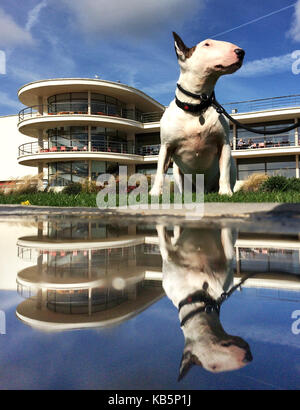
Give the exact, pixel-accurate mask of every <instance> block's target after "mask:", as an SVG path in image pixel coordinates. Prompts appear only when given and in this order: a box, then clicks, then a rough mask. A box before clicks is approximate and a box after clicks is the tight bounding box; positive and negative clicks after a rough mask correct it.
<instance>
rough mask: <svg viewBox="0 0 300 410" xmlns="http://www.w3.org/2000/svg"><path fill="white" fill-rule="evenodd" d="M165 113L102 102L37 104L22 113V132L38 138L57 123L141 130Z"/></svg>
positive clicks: (158, 119) (19, 125) (20, 118)
mask: <svg viewBox="0 0 300 410" xmlns="http://www.w3.org/2000/svg"><path fill="white" fill-rule="evenodd" d="M162 114H163V113H162V112H150V113H140V112H139V111H136V110H134V109H125V108H121V107H120V106H119V105H115V104H107V103H101V102H92V103H91V104H90V106H89V105H88V103H87V101H82V102H80V101H73V102H61V103H51V104H45V105H35V106H32V107H26V108H24V109H22V110H21V111H20V112H19V122H18V128H19V131H20V132H22V133H24V134H26V135H29V136H33V137H36V136H37V135H36V133H37V125H38V126H39V128H41V127H42V128H44V129H46V128H49V127H53V126H54V125H55V124H57V123H59V124H60V125H72V124H73V125H74V124H78V123H81V125H84V124H85V125H89V124H90V125H101V126H103V127H108V128H116V129H120V130H128V129H132V130H133V131H139V130H141V129H143V124H146V123H148V124H151V123H157V122H159V121H160V119H161V117H162Z"/></svg>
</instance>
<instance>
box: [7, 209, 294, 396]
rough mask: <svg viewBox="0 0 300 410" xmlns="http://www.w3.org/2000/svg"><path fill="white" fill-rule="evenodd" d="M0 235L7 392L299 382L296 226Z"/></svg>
mask: <svg viewBox="0 0 300 410" xmlns="http://www.w3.org/2000/svg"><path fill="white" fill-rule="evenodd" d="M0 244H1V246H0V261H1V262H0V363H1V369H2V370H1V372H0V386H1V389H100V390H114V389H122V390H127V389H131V390H135V389H152V390H164V389H168V390H202V389H298V388H299V385H300V383H299V382H300V360H299V359H300V350H299V347H300V303H299V302H300V281H299V278H300V240H299V235H298V234H296V233H295V231H293V232H292V233H289V232H286V233H285V234H282V233H280V232H279V233H276V232H273V233H270V232H268V233H263V231H262V227H261V226H259V228H258V229H257V232H256V231H255V227H253V226H252V227H251V232H250V231H249V229H246V228H245V226H244V225H243V224H242V223H241V224H240V226H238V227H236V226H235V228H234V229H232V228H230V227H226V226H223V227H217V226H214V227H213V228H212V227H211V226H209V225H199V224H198V225H197V224H196V223H194V224H190V225H187V224H182V225H173V224H172V223H171V222H169V221H168V220H164V222H163V223H162V222H161V221H160V222H157V223H149V224H146V223H144V224H143V223H142V222H139V224H138V225H134V224H133V223H132V222H131V221H129V222H127V224H126V221H122V224H119V223H118V222H116V221H105V220H103V219H97V218H94V217H87V218H80V219H71V218H69V219H68V218H58V217H57V218H53V219H51V218H43V219H38V218H37V219H32V220H31V219H26V220H25V219H21V218H20V219H18V220H11V219H7V220H4V219H2V220H1V221H0ZM240 284H241V286H238V285H240ZM222 294H223V296H222ZM225 296H227V299H225ZM223 300H224V301H223ZM178 379H179V381H178Z"/></svg>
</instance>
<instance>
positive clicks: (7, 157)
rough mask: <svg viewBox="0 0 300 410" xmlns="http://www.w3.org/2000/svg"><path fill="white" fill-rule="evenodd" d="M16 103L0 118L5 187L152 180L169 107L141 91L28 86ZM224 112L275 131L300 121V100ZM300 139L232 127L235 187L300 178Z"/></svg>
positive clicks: (102, 85) (81, 83)
mask: <svg viewBox="0 0 300 410" xmlns="http://www.w3.org/2000/svg"><path fill="white" fill-rule="evenodd" d="M18 97H19V100H20V101H21V102H22V103H23V104H24V105H25V108H24V109H22V110H21V111H20V112H19V114H18V115H13V116H6V117H0V132H1V135H2V137H3V144H2V147H3V148H4V149H3V150H2V153H1V163H0V182H2V183H4V182H6V181H9V180H11V179H16V178H18V177H22V176H24V175H30V174H31V175H33V174H37V173H41V172H42V171H43V172H44V178H46V179H48V181H49V183H50V184H51V185H52V186H60V187H61V186H65V185H67V184H68V183H69V182H77V181H82V180H84V179H89V180H96V179H97V177H98V175H100V174H102V173H117V172H118V168H119V165H127V167H128V174H129V175H130V174H132V173H134V172H142V173H145V174H152V173H154V172H155V169H156V163H157V159H158V152H159V144H160V136H159V131H160V123H159V121H160V118H161V116H162V114H163V112H164V110H165V107H164V106H163V105H161V104H160V103H159V102H157V101H155V100H154V99H153V98H151V97H150V96H148V95H146V94H145V93H143V92H142V91H140V90H138V89H135V88H133V87H129V86H127V85H125V84H120V83H118V82H111V81H104V80H99V79H85V78H71V79H52V80H42V81H36V82H33V83H29V84H26V85H24V86H23V87H22V88H21V89H20V90H19V92H18ZM225 108H226V109H227V111H228V112H230V113H231V114H232V116H233V117H234V118H236V119H237V120H239V121H240V122H241V123H244V124H248V125H251V126H253V127H256V128H258V129H260V130H268V131H270V130H274V131H275V130H277V129H278V128H285V127H286V126H289V125H291V124H293V123H294V122H295V121H297V120H298V118H300V95H294V96H287V97H275V98H268V99H261V100H255V101H244V102H238V103H230V104H225ZM8 137H9V139H8ZM299 139H300V136H299V129H298V128H296V129H294V130H292V131H290V132H288V133H284V134H279V135H274V136H272V135H271V136H270V135H258V134H252V133H249V132H248V131H245V130H243V129H242V128H239V127H236V126H235V125H232V127H231V141H232V155H233V157H234V158H235V160H236V164H237V171H238V179H239V180H243V179H245V178H247V176H248V175H250V174H251V173H254V172H260V173H261V172H263V173H266V174H269V175H273V174H280V175H285V176H288V177H297V178H299V153H300V143H299ZM5 140H6V141H7V143H6V144H5V143H4V141H5Z"/></svg>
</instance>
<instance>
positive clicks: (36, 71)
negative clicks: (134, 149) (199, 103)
mask: <svg viewBox="0 0 300 410" xmlns="http://www.w3.org/2000/svg"><path fill="white" fill-rule="evenodd" d="M172 31H176V32H177V33H178V34H179V35H180V36H181V37H182V38H183V40H184V41H185V43H186V44H187V45H188V46H193V45H195V44H197V43H198V42H200V41H202V40H204V39H205V38H212V37H213V38H215V39H217V40H224V41H229V42H233V43H235V44H237V45H239V46H240V47H242V48H244V49H245V50H246V57H245V64H244V67H243V68H242V69H241V70H240V71H238V72H237V73H235V74H234V75H231V76H225V77H223V78H221V79H220V80H219V82H218V84H217V87H216V93H217V97H218V100H219V101H220V102H223V103H225V102H230V101H239V100H247V99H255V98H264V97H272V96H280V95H289V94H298V93H299V80H300V73H299V74H295V73H293V71H292V67H293V64H294V67H296V69H299V71H300V51H298V55H299V56H297V50H300V0H298V1H295V0H294V1H290V0H265V1H261V0H250V1H248V2H241V1H238V0H226V1H223V0H185V1H182V0H151V1H141V0H126V1H124V0H110V1H107V0H85V1H82V0H61V1H59V2H58V1H54V0H24V1H22V2H21V1H20V0H1V2H0V51H1V53H0V58H1V56H2V57H3V54H4V53H5V56H6V65H5V70H4V68H3V65H2V67H1V60H0V115H7V114H15V113H17V112H18V110H19V109H20V108H22V105H21V104H20V103H19V102H18V99H17V90H18V88H19V87H21V86H22V85H23V84H25V83H27V82H31V81H35V80H40V79H45V78H60V77H62V78H63V77H65V78H66V77H85V78H86V77H90V78H95V76H96V75H97V76H99V78H101V79H104V80H111V81H121V82H122V83H125V84H128V85H131V86H133V87H136V88H139V89H141V90H143V91H144V92H146V93H148V94H149V95H151V96H152V97H153V98H155V99H157V100H158V101H159V102H161V103H162V104H165V105H168V104H169V102H170V101H171V99H172V98H173V95H174V89H175V84H176V81H177V79H178V74H179V70H178V65H177V61H176V57H175V52H174V46H173V38H172ZM219 33H223V34H219ZM3 52H4V53H3ZM293 52H294V57H292V53H293ZM294 71H295V70H294ZM296 71H298V70H296Z"/></svg>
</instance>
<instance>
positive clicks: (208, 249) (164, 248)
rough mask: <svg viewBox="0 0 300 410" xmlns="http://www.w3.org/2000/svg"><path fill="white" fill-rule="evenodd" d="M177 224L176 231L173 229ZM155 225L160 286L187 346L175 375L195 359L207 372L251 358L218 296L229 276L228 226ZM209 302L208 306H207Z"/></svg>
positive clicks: (235, 366)
mask: <svg viewBox="0 0 300 410" xmlns="http://www.w3.org/2000/svg"><path fill="white" fill-rule="evenodd" d="M176 230H177V232H176ZM179 231H180V229H178V228H177V227H176V228H175V229H174V232H175V237H174V238H173V240H171V237H170V236H169V234H168V233H167V231H166V229H165V227H164V226H162V225H158V226H157V232H158V237H159V244H160V251H161V255H162V259H163V287H164V290H165V292H166V294H167V296H168V297H169V298H170V299H171V300H172V302H173V303H174V305H175V306H176V307H177V308H179V319H180V322H181V327H182V331H183V334H184V338H185V346H184V351H183V356H182V360H181V365H180V373H179V378H178V380H181V379H182V378H183V377H184V376H185V375H186V374H187V372H188V371H189V369H190V368H191V367H192V366H193V365H194V364H198V365H200V366H202V367H204V368H205V369H206V370H209V371H211V372H222V371H228V370H235V369H239V368H241V367H243V366H245V365H246V364H247V363H248V362H250V361H251V360H252V355H251V352H250V348H249V345H248V343H246V342H245V341H244V340H243V339H242V338H240V337H238V336H232V335H229V334H228V333H226V332H225V330H224V329H223V327H222V325H221V323H220V319H219V311H218V304H217V303H216V301H217V300H218V298H220V296H221V295H222V293H223V292H226V291H228V290H229V289H230V288H231V285H232V282H233V270H232V260H233V255H234V248H233V240H232V233H231V230H229V229H227V228H223V229H220V230H209V229H187V228H185V229H184V230H183V231H182V232H179ZM208 302H209V305H210V307H211V306H215V308H213V309H210V310H209V309H207V307H209V306H207V304H208Z"/></svg>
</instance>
